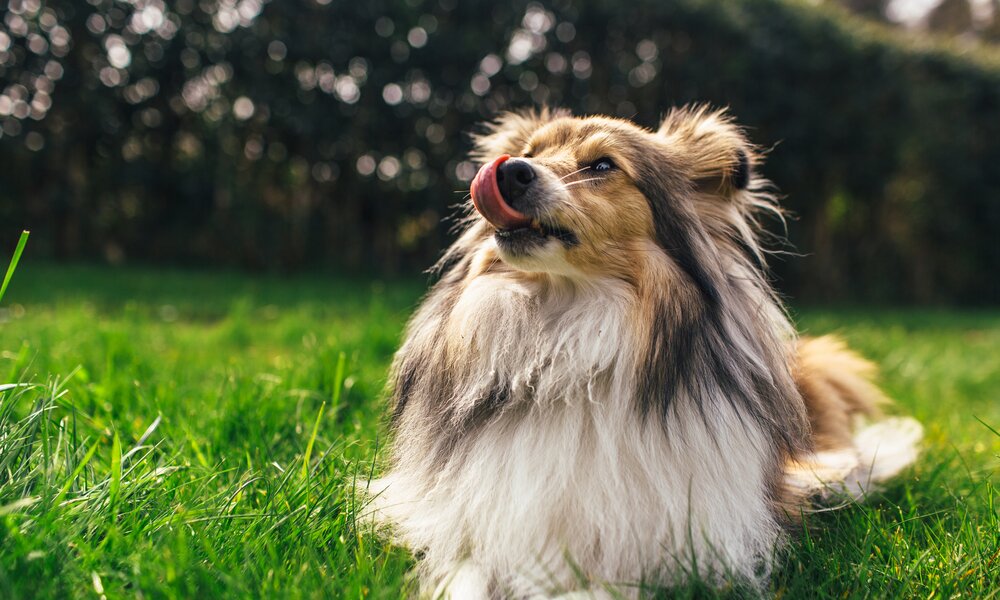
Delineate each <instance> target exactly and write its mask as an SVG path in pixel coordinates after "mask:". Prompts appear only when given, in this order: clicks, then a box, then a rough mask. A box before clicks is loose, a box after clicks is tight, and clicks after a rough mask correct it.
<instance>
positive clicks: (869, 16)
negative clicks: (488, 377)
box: [0, 0, 1000, 305]
mask: <svg viewBox="0 0 1000 600" xmlns="http://www.w3.org/2000/svg"><path fill="white" fill-rule="evenodd" d="M0 15H2V22H0V247H2V248H5V249H4V250H3V256H7V255H9V254H8V250H7V249H6V248H7V247H8V246H9V247H10V249H12V248H13V246H14V243H15V241H16V239H17V234H18V233H19V232H20V230H21V229H31V230H32V237H31V242H30V244H29V252H28V255H29V256H30V257H32V258H36V259H37V258H43V259H51V260H54V261H73V262H80V261H84V262H90V263H93V262H103V263H109V264H111V265H121V264H140V265H150V264H152V265H161V264H162V265H197V266H199V267H200V266H221V267H230V268H232V267H236V268H241V269H249V270H260V271H267V272H277V273H290V272H299V271H306V272H314V271H335V272H364V273H378V274H381V275H384V276H389V277H392V276H396V275H405V274H415V273H418V272H419V271H420V270H421V269H423V268H425V267H427V266H429V265H430V264H431V263H432V262H433V261H434V260H435V259H436V257H437V256H438V254H439V252H440V251H441V250H442V249H443V248H444V247H445V246H446V245H447V244H448V243H449V241H450V239H451V237H450V234H449V232H448V229H449V227H448V226H447V223H445V224H442V219H444V218H445V217H447V216H448V215H450V214H451V213H452V212H453V207H454V205H455V204H456V203H457V202H458V201H460V200H461V199H462V197H463V195H464V194H465V191H466V190H467V188H468V182H469V180H470V179H471V178H472V176H473V175H474V174H475V172H476V168H477V166H476V165H474V164H472V163H471V162H469V161H468V160H466V158H465V153H466V152H467V150H468V148H469V138H468V134H469V133H470V132H472V131H474V130H475V126H476V124H477V123H479V122H481V121H482V120H484V119H489V118H491V117H493V116H494V115H496V114H497V113H498V112H499V111H503V110H507V109H516V108H524V107H531V106H539V105H551V106H562V107H567V108H570V109H572V110H573V111H575V112H577V113H581V114H583V113H607V114H612V115H618V116H622V117H628V118H633V119H634V120H636V121H637V122H639V123H640V124H643V125H646V126H650V127H655V126H656V124H657V120H658V118H659V117H660V115H662V114H663V112H664V110H665V108H666V107H669V106H671V105H674V104H681V103H685V102H692V101H698V102H709V103H712V104H714V105H718V106H730V107H731V108H732V112H733V114H734V115H735V116H736V118H737V119H738V120H739V122H740V123H742V124H743V125H745V126H746V127H747V128H748V132H749V134H750V137H751V138H752V139H753V140H754V141H755V142H756V143H758V144H759V145H761V146H762V147H764V148H767V149H769V152H770V155H769V159H768V162H767V164H766V165H765V167H764V168H763V172H764V174H765V175H766V176H768V177H769V178H771V179H772V180H773V181H774V182H775V183H776V184H777V185H778V187H779V188H780V189H781V191H782V192H783V193H784V194H785V195H786V198H785V201H784V204H785V206H786V207H788V208H789V209H791V210H792V211H793V213H794V215H795V217H794V219H793V220H791V221H790V222H789V224H788V237H789V238H790V240H791V244H792V247H791V248H792V249H793V250H794V251H795V252H797V253H799V254H801V255H802V256H779V257H776V259H775V262H774V267H775V272H776V277H777V283H778V286H779V288H780V289H781V290H782V291H783V292H784V293H786V294H788V295H790V296H792V297H794V298H796V299H797V300H799V301H804V302H828V301H849V302H885V303H921V304H974V305H975V304H979V305H982V304H995V303H997V302H1000V284H998V272H1000V49H998V48H997V46H996V44H997V43H998V40H1000V0H940V1H936V0H840V1H834V0H826V1H822V0H816V1H813V2H806V1H796V0H754V1H749V2H729V1H722V0H718V1H710V0H671V1H663V0H631V1H630V2H627V3H623V2H619V1H617V0H552V1H548V2H545V3H538V2H525V1H521V0H514V1H512V2H482V1H464V0H383V1H370V2H369V1H364V2H343V1H338V0H282V1H273V2H266V1H265V0H199V1H196V0H177V1H171V2H165V1H164V0H130V1H117V0H87V1H84V0H55V1H49V2H41V0H9V1H3V2H0ZM776 227H777V228H778V229H779V230H780V226H777V225H776ZM784 249H785V250H788V249H789V248H788V247H785V248H784ZM3 260H6V259H3Z"/></svg>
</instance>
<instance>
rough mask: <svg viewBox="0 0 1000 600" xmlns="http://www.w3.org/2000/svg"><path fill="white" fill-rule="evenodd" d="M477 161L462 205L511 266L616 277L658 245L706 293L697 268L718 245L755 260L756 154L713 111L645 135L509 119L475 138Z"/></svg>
mask: <svg viewBox="0 0 1000 600" xmlns="http://www.w3.org/2000/svg"><path fill="white" fill-rule="evenodd" d="M475 156H476V157H477V158H478V159H479V160H480V161H481V162H482V163H483V167H482V168H481V170H480V171H479V173H478V175H477V176H476V178H475V180H474V181H473V184H472V200H473V202H474V204H475V207H476V209H477V210H478V212H479V214H480V215H481V216H482V218H483V219H484V220H485V223H483V224H482V226H483V227H484V229H485V231H486V233H487V234H490V233H492V237H493V240H494V241H495V244H496V249H497V253H498V254H499V257H500V258H501V259H502V261H503V262H504V263H506V264H507V265H509V266H511V267H513V268H514V269H518V270H521V271H528V272H547V273H553V274H563V275H571V276H572V275H579V276H587V275H615V276H621V275H622V274H627V273H630V272H631V271H634V270H636V269H640V268H643V267H642V265H644V264H645V263H646V262H647V261H644V260H638V258H640V257H642V256H644V255H646V254H648V253H649V252H650V251H655V250H656V249H657V248H658V249H660V250H662V251H663V252H664V253H665V254H666V255H667V256H668V257H670V258H671V259H672V261H673V262H674V264H676V265H677V266H678V267H680V268H681V269H683V270H684V271H685V272H687V274H688V275H689V276H690V277H691V278H692V279H693V280H694V282H695V283H696V284H697V285H698V286H699V287H700V288H702V291H703V292H705V293H707V294H709V295H711V294H713V293H714V292H713V290H712V282H711V279H712V277H711V275H710V274H708V273H706V272H705V271H706V264H707V263H713V262H714V263H718V257H716V256H713V255H716V254H718V248H717V246H718V244H719V243H723V244H726V243H731V241H732V240H737V242H736V243H737V244H740V245H741V247H742V249H743V250H747V249H750V250H751V251H752V253H757V250H756V243H755V239H756V237H755V235H754V233H753V231H752V227H751V226H750V225H749V224H748V223H749V222H750V221H749V220H748V219H749V218H751V217H750V215H751V213H752V212H753V211H752V208H753V207H754V205H759V204H761V201H760V194H755V193H753V191H752V190H754V189H757V188H759V187H760V181H759V180H756V179H755V176H754V173H753V168H754V164H755V162H756V161H757V160H758V158H757V155H756V153H755V151H754V148H753V146H751V144H750V143H749V142H747V140H746V138H745V137H744V135H743V133H742V132H741V130H740V129H738V128H737V127H736V126H735V125H734V124H733V123H732V122H731V121H730V120H729V118H728V117H727V116H726V115H725V113H724V112H722V111H710V110H707V109H705V108H686V109H675V110H673V111H671V112H670V113H669V114H668V115H667V117H666V118H665V119H664V121H663V123H662V125H661V126H660V128H659V129H658V130H657V131H655V132H654V131H650V130H648V129H644V128H641V127H639V126H637V125H635V124H633V123H631V122H629V121H624V120H618V119H611V118H606V117H588V118H575V117H571V116H569V115H568V114H566V113H562V112H548V111H542V112H538V113H528V114H516V113H512V114H507V115H504V116H502V117H500V119H498V120H497V121H495V122H494V123H493V124H492V125H491V126H490V127H489V129H488V131H487V132H486V133H485V134H484V135H482V136H480V137H478V138H477V139H476V149H475ZM486 223H488V225H486ZM713 239H714V242H713ZM713 247H714V249H713Z"/></svg>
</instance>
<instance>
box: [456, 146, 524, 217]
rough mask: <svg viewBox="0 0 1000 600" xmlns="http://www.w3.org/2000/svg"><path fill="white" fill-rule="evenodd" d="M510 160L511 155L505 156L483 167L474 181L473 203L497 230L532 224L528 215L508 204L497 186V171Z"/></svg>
mask: <svg viewBox="0 0 1000 600" xmlns="http://www.w3.org/2000/svg"><path fill="white" fill-rule="evenodd" d="M508 158H510V155H509V154H503V155H501V156H500V157H498V158H497V159H496V160H494V161H493V162H491V163H487V164H485V165H483V168H481V169H479V172H478V173H476V177H475V179H473V180H472V190H471V191H472V203H473V204H474V205H475V206H476V210H478V211H479V214H481V215H483V217H485V218H486V220H487V221H489V222H490V224H491V225H493V226H494V227H496V228H497V229H517V228H518V227H527V226H528V225H530V224H531V219H530V218H529V217H528V216H527V215H525V214H523V213H521V212H520V211H518V210H516V209H514V208H513V207H512V206H511V205H510V204H507V202H506V201H505V200H504V199H503V196H502V195H501V194H500V188H499V187H498V186H497V169H499V168H500V165H502V164H503V162H504V161H505V160H507V159H508Z"/></svg>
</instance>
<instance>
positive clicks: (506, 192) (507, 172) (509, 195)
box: [497, 158, 535, 208]
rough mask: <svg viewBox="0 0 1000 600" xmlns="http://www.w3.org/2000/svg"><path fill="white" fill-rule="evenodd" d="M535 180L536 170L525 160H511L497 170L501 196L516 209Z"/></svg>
mask: <svg viewBox="0 0 1000 600" xmlns="http://www.w3.org/2000/svg"><path fill="white" fill-rule="evenodd" d="M534 180H535V170H534V169H532V168H531V163H529V162H528V161H526V160H524V159H523V158H511V159H508V160H505V161H504V162H502V163H500V168H499V169H497V187H499V188H500V195H501V196H503V199H504V200H506V201H507V204H510V205H511V206H513V207H514V208H517V207H516V206H515V204H516V203H517V201H518V199H520V198H521V196H523V195H524V193H525V192H527V191H528V188H529V187H531V182H533V181H534Z"/></svg>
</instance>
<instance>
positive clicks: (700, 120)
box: [657, 106, 759, 196]
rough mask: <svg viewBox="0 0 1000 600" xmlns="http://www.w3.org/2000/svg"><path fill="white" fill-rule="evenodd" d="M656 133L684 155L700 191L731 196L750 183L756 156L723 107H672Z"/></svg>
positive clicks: (680, 154)
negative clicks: (717, 108)
mask: <svg viewBox="0 0 1000 600" xmlns="http://www.w3.org/2000/svg"><path fill="white" fill-rule="evenodd" d="M657 134H658V135H661V136H663V137H664V138H665V139H666V143H667V144H668V145H669V146H670V147H671V148H672V149H674V150H675V151H676V152H677V154H678V155H679V156H681V157H683V158H684V160H685V163H686V164H687V166H688V168H689V172H690V175H691V178H692V179H693V181H694V183H695V185H696V186H697V187H698V189H699V190H701V191H704V192H707V193H715V194H720V195H723V196H730V195H732V194H733V193H735V192H738V191H740V190H745V189H747V187H749V186H750V183H751V181H752V180H753V176H754V173H753V169H754V165H755V163H756V162H757V161H758V160H759V159H758V156H757V154H756V152H755V150H754V147H753V146H752V145H751V144H750V142H749V141H747V139H746V136H745V135H744V134H743V131H742V130H741V129H740V128H739V127H738V126H737V125H736V124H735V123H733V120H732V118H731V117H730V116H729V115H728V114H727V113H726V111H725V110H724V109H722V110H713V109H711V108H709V107H707V106H685V107H681V108H674V109H671V110H670V112H668V113H667V116H666V117H664V119H663V123H662V124H661V125H660V128H659V130H658V131H657Z"/></svg>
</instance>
